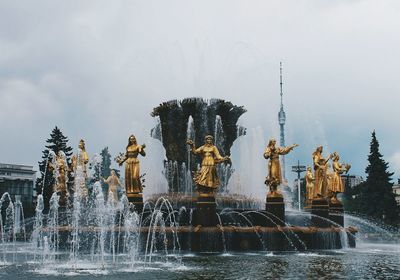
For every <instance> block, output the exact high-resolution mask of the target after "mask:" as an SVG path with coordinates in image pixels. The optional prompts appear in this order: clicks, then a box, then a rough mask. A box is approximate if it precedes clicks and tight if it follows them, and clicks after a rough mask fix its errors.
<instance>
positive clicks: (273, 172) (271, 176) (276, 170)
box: [264, 138, 298, 196]
mask: <svg viewBox="0 0 400 280" xmlns="http://www.w3.org/2000/svg"><path fill="white" fill-rule="evenodd" d="M275 145H276V140H275V139H274V138H272V139H270V140H269V142H268V146H267V147H266V148H265V151H264V158H265V159H269V161H268V176H267V178H266V180H265V184H266V185H267V186H269V190H270V192H269V194H268V195H269V196H281V194H280V193H279V192H278V186H279V185H280V184H281V183H282V172H281V164H280V161H279V156H280V155H287V154H288V153H289V152H290V151H292V150H293V149H294V148H296V147H297V146H298V145H297V144H293V145H291V146H288V147H276V146H275Z"/></svg>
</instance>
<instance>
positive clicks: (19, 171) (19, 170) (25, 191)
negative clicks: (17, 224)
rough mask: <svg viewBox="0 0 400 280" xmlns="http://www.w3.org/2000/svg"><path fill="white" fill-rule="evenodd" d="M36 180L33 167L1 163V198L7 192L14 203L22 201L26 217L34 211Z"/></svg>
mask: <svg viewBox="0 0 400 280" xmlns="http://www.w3.org/2000/svg"><path fill="white" fill-rule="evenodd" d="M35 180H36V171H34V170H33V166H29V165H18V164H4V163H0V196H3V194H4V193H6V192H7V193H9V195H10V197H11V200H12V201H13V202H16V201H20V202H21V203H22V205H23V207H24V212H26V215H29V213H31V211H33V200H34V197H35V196H36V191H35V190H34V187H35Z"/></svg>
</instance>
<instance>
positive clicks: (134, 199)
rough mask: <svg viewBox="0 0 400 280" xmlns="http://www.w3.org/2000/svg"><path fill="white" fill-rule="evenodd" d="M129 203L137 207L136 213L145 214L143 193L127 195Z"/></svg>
mask: <svg viewBox="0 0 400 280" xmlns="http://www.w3.org/2000/svg"><path fill="white" fill-rule="evenodd" d="M126 197H127V198H128V201H129V202H131V203H132V204H133V205H134V206H135V211H136V212H137V213H138V214H141V213H142V212H143V194H142V193H127V194H126Z"/></svg>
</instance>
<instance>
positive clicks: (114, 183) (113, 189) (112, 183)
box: [101, 170, 121, 204]
mask: <svg viewBox="0 0 400 280" xmlns="http://www.w3.org/2000/svg"><path fill="white" fill-rule="evenodd" d="M101 179H102V180H103V181H104V183H106V184H107V185H108V193H111V194H112V199H113V203H114V204H116V203H117V202H118V192H117V188H118V187H119V186H121V182H120V180H119V178H118V176H117V174H116V173H115V170H111V175H110V176H108V178H107V179H105V178H103V177H101Z"/></svg>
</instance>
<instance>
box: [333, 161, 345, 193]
mask: <svg viewBox="0 0 400 280" xmlns="http://www.w3.org/2000/svg"><path fill="white" fill-rule="evenodd" d="M333 171H334V174H333V179H332V185H331V189H330V191H331V192H334V193H342V192H344V184H343V181H342V177H341V175H342V174H343V172H344V169H343V167H342V165H341V164H340V163H339V162H338V161H333Z"/></svg>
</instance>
